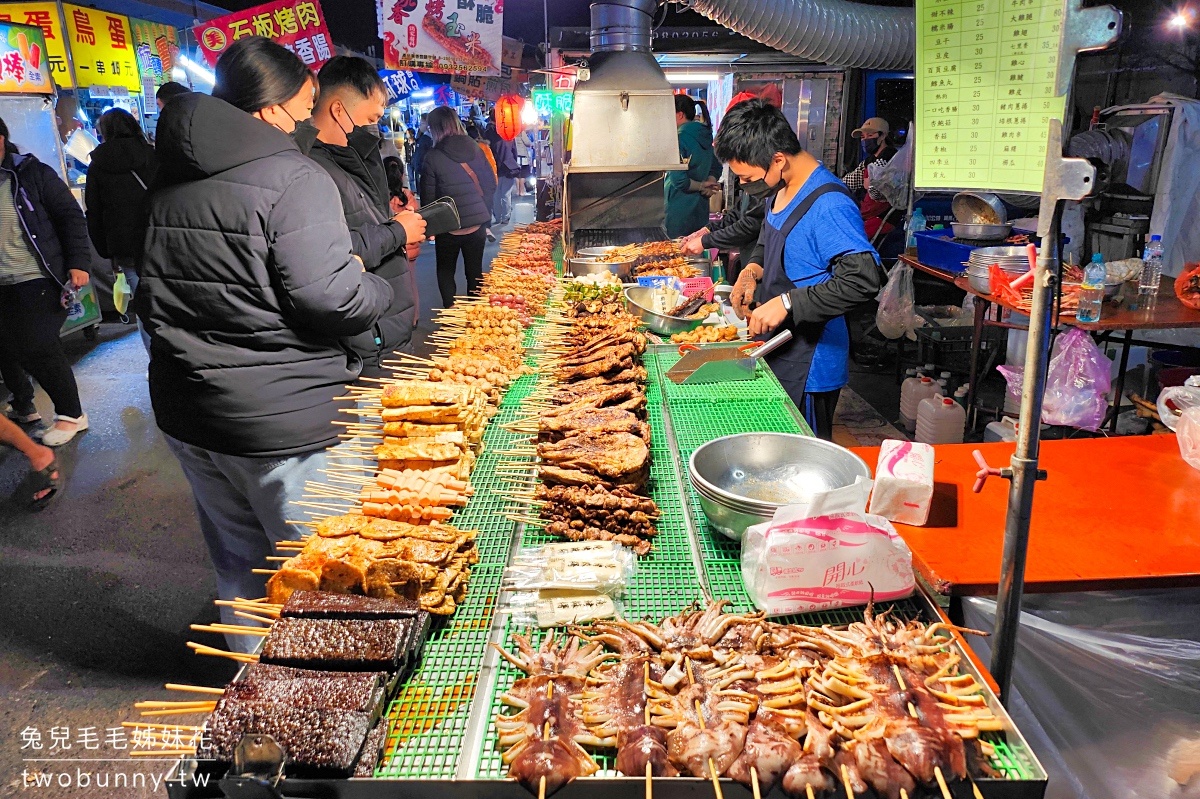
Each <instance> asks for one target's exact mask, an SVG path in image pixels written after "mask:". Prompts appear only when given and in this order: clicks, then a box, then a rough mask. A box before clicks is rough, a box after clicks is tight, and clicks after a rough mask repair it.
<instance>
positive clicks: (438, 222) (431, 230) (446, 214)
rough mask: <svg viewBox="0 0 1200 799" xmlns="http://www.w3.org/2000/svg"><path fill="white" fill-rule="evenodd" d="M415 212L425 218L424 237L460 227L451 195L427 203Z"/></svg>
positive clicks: (456, 207) (460, 222)
mask: <svg viewBox="0 0 1200 799" xmlns="http://www.w3.org/2000/svg"><path fill="white" fill-rule="evenodd" d="M417 214H418V215H420V217H421V218H422V219H424V220H425V237H426V238H433V237H434V236H440V235H442V234H443V233H449V232H450V231H452V230H458V229H460V228H461V227H462V220H461V219H460V218H459V216H458V206H457V205H456V204H455V203H454V198H453V197H441V198H439V199H437V200H435V201H433V202H431V203H430V204H429V205H426V206H423V207H421V208H418V209H417Z"/></svg>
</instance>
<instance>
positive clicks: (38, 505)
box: [29, 458, 59, 511]
mask: <svg viewBox="0 0 1200 799" xmlns="http://www.w3.org/2000/svg"><path fill="white" fill-rule="evenodd" d="M57 474H58V459H57V458H55V459H54V460H52V461H50V465H49V466H47V467H46V468H45V469H41V470H39V471H36V472H32V473H31V474H30V475H29V481H30V485H31V490H30V492H29V497H30V499H29V507H30V508H31V509H32V510H35V511H39V510H43V509H44V508H45V507H46V506H47V505H49V504H50V500H52V499H54V495H55V494H57V493H58V489H59V483H58V480H59V478H58V477H56V476H55V475H57ZM42 491H45V492H46V494H45V495H44V496H41V497H39V496H38V494H39V493H41V492H42Z"/></svg>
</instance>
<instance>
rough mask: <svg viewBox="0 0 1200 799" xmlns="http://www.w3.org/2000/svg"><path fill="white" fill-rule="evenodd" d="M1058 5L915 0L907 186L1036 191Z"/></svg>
mask: <svg viewBox="0 0 1200 799" xmlns="http://www.w3.org/2000/svg"><path fill="white" fill-rule="evenodd" d="M1064 5H1065V4H1064V2H1063V0H917V2H916V11H917V71H916V78H917V87H916V88H917V92H916V106H917V107H916V114H917V140H916V175H915V180H914V182H915V185H916V186H917V187H918V188H922V189H983V190H991V191H1008V192H1034V193H1040V192H1041V190H1042V173H1043V170H1044V168H1045V165H1046V137H1047V135H1048V132H1049V123H1050V120H1051V119H1054V118H1057V119H1062V114H1063V98H1062V97H1056V96H1055V94H1054V79H1055V75H1056V74H1057V71H1058V45H1059V38H1060V37H1059V34H1060V32H1061V29H1062V17H1063V7H1064Z"/></svg>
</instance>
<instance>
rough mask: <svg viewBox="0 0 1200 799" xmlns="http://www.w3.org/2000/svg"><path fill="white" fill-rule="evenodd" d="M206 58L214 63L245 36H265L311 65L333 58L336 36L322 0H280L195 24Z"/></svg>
mask: <svg viewBox="0 0 1200 799" xmlns="http://www.w3.org/2000/svg"><path fill="white" fill-rule="evenodd" d="M192 32H193V33H194V34H195V35H196V41H198V42H199V43H200V50H201V51H202V52H203V53H204V60H205V61H207V62H208V63H209V65H210V66H213V65H215V64H216V63H217V59H218V58H220V57H221V53H223V52H225V50H226V49H227V48H228V47H229V45H231V44H233V43H234V42H236V41H237V40H238V39H240V38H242V37H243V36H264V37H266V38H268V39H271V40H272V41H275V42H278V43H279V44H281V45H283V46H284V47H286V48H287V49H289V50H291V51H292V52H293V53H295V54H296V55H297V56H299V57H300V60H301V61H303V62H304V63H305V65H307V66H308V67H309V68H311V69H320V68H321V65H323V64H324V63H325V62H326V61H328V60H329V59H331V58H333V56H334V50H333V37H332V36H330V35H329V28H328V27H327V26H326V24H325V15H324V13H322V11H321V4H320V3H319V2H318V0H278V2H274V3H264V4H263V5H261V6H255V7H254V8H250V9H247V10H245V11H237V12H235V13H233V14H226V15H225V16H223V17H217V18H216V19H212V20H209V21H208V22H205V23H204V24H202V25H197V26H196V27H194V28H192Z"/></svg>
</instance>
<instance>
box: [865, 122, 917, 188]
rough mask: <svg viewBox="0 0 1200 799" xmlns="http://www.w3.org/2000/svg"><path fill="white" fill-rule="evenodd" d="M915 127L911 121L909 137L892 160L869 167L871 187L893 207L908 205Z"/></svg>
mask: <svg viewBox="0 0 1200 799" xmlns="http://www.w3.org/2000/svg"><path fill="white" fill-rule="evenodd" d="M915 129H916V125H913V124H911V123H910V124H909V126H908V130H909V134H908V138H907V139H906V140H905V142H904V144H903V146H901V147H900V149H899V150H897V151H896V154H895V155H893V156H892V159H891V160H890V161H888V162H887V163H886V164H871V165H870V166H868V167H867V178H868V179H869V180H870V182H871V188H872V189H874V190H875V192H876V193H878V194H881V195H883V199H885V200H887V203H888V205H890V206H892V207H893V208H907V207H908V185H909V183H910V181H911V179H912V171H913V141H914V139H915V138H916V137H915V134H913V133H912V131H914V130H915Z"/></svg>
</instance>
